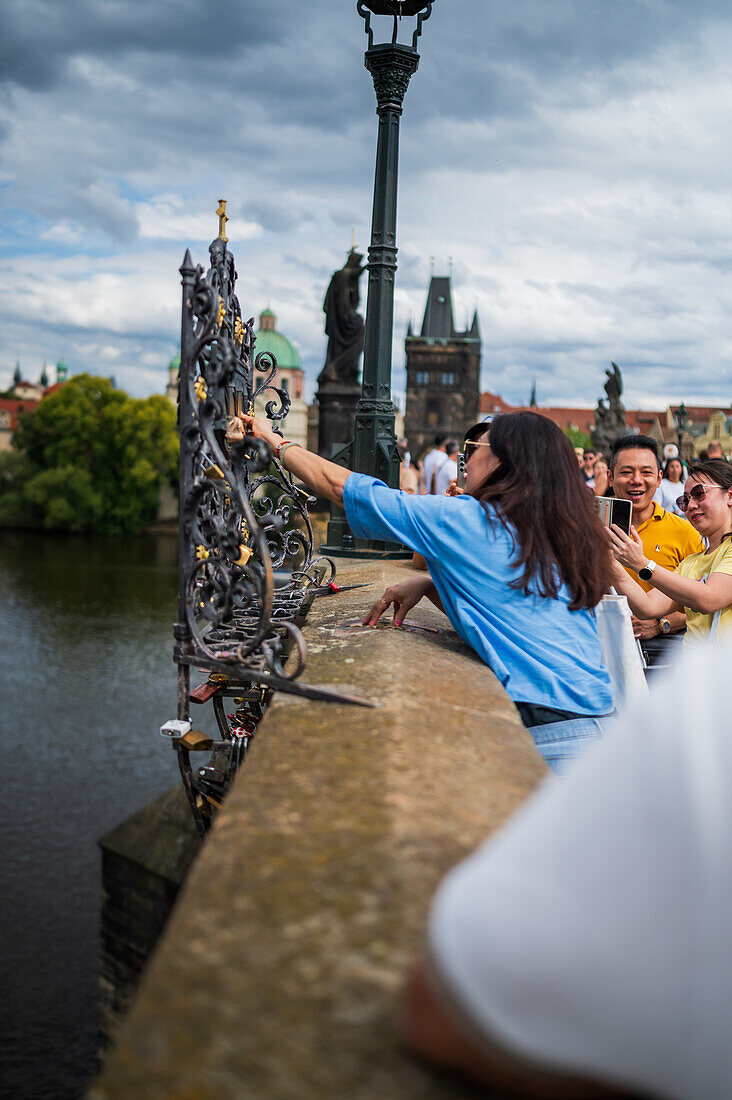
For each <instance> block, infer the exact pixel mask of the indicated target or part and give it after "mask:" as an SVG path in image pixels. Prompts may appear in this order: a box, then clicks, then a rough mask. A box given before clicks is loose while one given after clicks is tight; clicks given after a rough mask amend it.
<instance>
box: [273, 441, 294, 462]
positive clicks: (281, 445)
mask: <svg viewBox="0 0 732 1100" xmlns="http://www.w3.org/2000/svg"><path fill="white" fill-rule="evenodd" d="M285 443H292V440H291V439H281V440H280V441H279V443H278V444H277V446H276V447H275V458H276V459H277V461H278V462H279V459H280V451H281V450H282V448H283V447H284V445H285Z"/></svg>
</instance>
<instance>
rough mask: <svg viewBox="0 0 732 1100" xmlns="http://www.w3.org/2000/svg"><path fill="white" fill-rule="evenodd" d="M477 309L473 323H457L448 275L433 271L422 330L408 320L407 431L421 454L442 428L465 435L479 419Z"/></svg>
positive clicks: (454, 434)
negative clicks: (415, 329) (417, 330)
mask: <svg viewBox="0 0 732 1100" xmlns="http://www.w3.org/2000/svg"><path fill="white" fill-rule="evenodd" d="M480 348H481V341H480V328H479V325H478V313H477V311H476V312H475V313H474V314H473V321H472V324H471V326H470V328H469V329H467V330H466V331H465V332H460V331H458V329H456V328H455V322H454V319H453V311H452V289H451V286H450V279H449V278H448V277H444V276H433V277H432V279H431V280H430V286H429V291H428V293H427V304H426V306H425V311H424V317H423V320H422V328H421V330H420V333H419V335H418V336H417V335H415V334H414V333H413V332H412V325H411V323H410V325H409V329H408V331H407V338H406V341H405V350H406V356H407V406H406V412H405V414H404V433H405V435H406V437H407V440H408V442H409V449H410V451H411V452H412V454H413V455H414V456H415V458H416V457H418V456H419V455H420V454H421V453H422V452H423V451H424V450H425V449H426V448H427V446H428V445H429V444H431V443H432V441H433V439H434V437H435V435H436V434H437V433H438V432H444V433H445V435H448V436H452V437H453V438H455V439H462V436H463V433H464V432H465V430H466V428H468V427H469V426H470V425H471V424H474V423H475V421H476V420H477V419H478V392H479V380H480Z"/></svg>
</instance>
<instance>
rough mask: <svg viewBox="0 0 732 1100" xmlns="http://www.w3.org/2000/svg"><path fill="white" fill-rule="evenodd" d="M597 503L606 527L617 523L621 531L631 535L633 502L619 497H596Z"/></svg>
mask: <svg viewBox="0 0 732 1100" xmlns="http://www.w3.org/2000/svg"><path fill="white" fill-rule="evenodd" d="M595 503H596V504H597V510H598V512H599V513H600V519H601V520H602V522H603V523H604V524H605V526H606V527H610V526H611V524H613V523H617V525H618V527H619V528H620V530H621V531H624V532H625V534H626V535H630V527H631V524H632V522H633V502H632V501H630V500H620V499H619V498H618V497H596V498H595Z"/></svg>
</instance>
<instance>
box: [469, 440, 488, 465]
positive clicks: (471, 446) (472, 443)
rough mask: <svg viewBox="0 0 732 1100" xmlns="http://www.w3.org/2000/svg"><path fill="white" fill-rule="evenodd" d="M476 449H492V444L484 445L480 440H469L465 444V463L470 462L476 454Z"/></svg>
mask: <svg viewBox="0 0 732 1100" xmlns="http://www.w3.org/2000/svg"><path fill="white" fill-rule="evenodd" d="M475 447H490V443H484V442H483V441H482V440H480V439H468V440H466V442H465V443H464V444H463V454H464V455H465V461H466V462H468V460H469V459H470V457H471V455H473V454H474V453H475V450H474V448H475Z"/></svg>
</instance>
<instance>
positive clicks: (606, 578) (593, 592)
mask: <svg viewBox="0 0 732 1100" xmlns="http://www.w3.org/2000/svg"><path fill="white" fill-rule="evenodd" d="M486 431H487V432H489V433H490V435H489V440H490V445H491V450H492V451H493V454H494V455H495V456H496V458H497V459H498V460H499V462H500V465H499V466H498V467H497V469H495V470H494V471H493V473H491V474H489V476H488V477H487V478H486V480H485V481H484V482H483V484H482V485H481V487H480V489H479V490H478V491H477V492H476V493H475V496H476V497H477V499H478V500H479V501H481V503H482V504H483V505H484V506H485V505H495V511H496V513H497V515H498V518H499V519H500V520H501V522H502V523H503V524H504V526H505V527H506V528H507V529H508V530H510V531H511V534H512V535H514V537H515V540H516V541H517V542H518V547H517V549H518V557H517V559H516V563H515V565H516V568H517V569H521V568H522V567H523V571H522V573H521V575H520V576H519V577H517V578H516V580H515V581H512V582H511V587H513V588H519V589H523V590H524V592H528V591H529V587H530V585H531V583H532V581H533V582H534V583H535V585H536V588H537V590H538V592H539V594H540V595H541V596H549V597H551V598H552V599H556V598H557V596H558V589H559V584H561V582H562V581H564V583H565V584H566V585H567V587H568V588H569V591H570V595H571V603H570V604H569V609H570V611H578V610H580V609H581V608H592V607H595V606H596V605H597V604H598V603H599V602H600V600H601V599H602V597H603V595H604V594H605V592H607V591H608V589H609V588H610V585H611V584H612V569H611V555H610V548H609V546H608V544H607V541H606V538H605V533H604V531H603V527H602V523H601V522H600V517H599V515H598V513H597V508H596V505H595V498H594V496H593V494H592V493H591V492H590V491H589V490H588V489H587V486H586V485H585V482H584V479H583V478H582V475H581V473H580V470H579V466H578V465H577V456H576V455H575V453H574V448H573V447H572V444H571V443H570V442H569V439H568V438H567V436H566V435H565V434H564V432H562V431H560V429H559V428H558V427H557V426H556V424H554V423H553V422H552V421H551V420H549V419H547V417H545V416H539V414H538V413H532V412H517V413H505V414H504V415H502V416H497V417H496V418H495V419H494V420H493V422H492V423H491V424H486V425H483V424H476V425H475V426H474V427H473V428H471V429H470V430H469V432H468V433H467V435H466V439H468V438H470V439H478V438H480V436H481V435H484V434H485V432H486ZM491 511H492V509H491ZM557 573H558V574H559V577H557Z"/></svg>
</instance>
